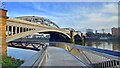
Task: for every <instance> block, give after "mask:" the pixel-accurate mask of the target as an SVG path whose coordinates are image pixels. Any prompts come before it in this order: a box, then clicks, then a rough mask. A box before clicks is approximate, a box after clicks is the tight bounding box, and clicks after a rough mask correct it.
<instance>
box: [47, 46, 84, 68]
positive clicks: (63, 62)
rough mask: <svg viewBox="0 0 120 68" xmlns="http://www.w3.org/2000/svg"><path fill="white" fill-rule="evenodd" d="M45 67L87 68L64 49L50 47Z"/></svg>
mask: <svg viewBox="0 0 120 68" xmlns="http://www.w3.org/2000/svg"><path fill="white" fill-rule="evenodd" d="M45 66H85V65H84V64H83V63H82V62H80V61H79V60H77V59H76V58H75V57H74V56H72V55H71V54H70V53H69V52H67V51H66V50H64V49H62V48H57V47H48V60H47V62H46V64H45Z"/></svg>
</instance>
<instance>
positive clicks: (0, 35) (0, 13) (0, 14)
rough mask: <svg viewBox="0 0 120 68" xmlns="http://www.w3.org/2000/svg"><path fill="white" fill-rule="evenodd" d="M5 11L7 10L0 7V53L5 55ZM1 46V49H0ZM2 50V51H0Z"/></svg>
mask: <svg viewBox="0 0 120 68" xmlns="http://www.w3.org/2000/svg"><path fill="white" fill-rule="evenodd" d="M6 12H7V10H4V9H0V53H1V52H2V55H5V56H6V55H7V43H6V18H7V17H6ZM1 47H2V49H1ZM1 50H2V51H1Z"/></svg>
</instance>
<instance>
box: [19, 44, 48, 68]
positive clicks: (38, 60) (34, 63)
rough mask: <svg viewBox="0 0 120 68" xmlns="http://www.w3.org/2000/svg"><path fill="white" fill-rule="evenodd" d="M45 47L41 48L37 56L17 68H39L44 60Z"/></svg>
mask: <svg viewBox="0 0 120 68" xmlns="http://www.w3.org/2000/svg"><path fill="white" fill-rule="evenodd" d="M47 46H48V45H46V46H45V47H43V49H42V50H40V51H39V52H38V53H37V54H35V55H34V56H32V57H31V58H30V59H29V60H27V61H25V62H24V63H23V64H22V65H21V66H20V67H19V68H24V67H25V66H27V68H35V67H36V68H38V67H39V66H41V65H42V62H43V60H44V58H45V54H46V49H47Z"/></svg>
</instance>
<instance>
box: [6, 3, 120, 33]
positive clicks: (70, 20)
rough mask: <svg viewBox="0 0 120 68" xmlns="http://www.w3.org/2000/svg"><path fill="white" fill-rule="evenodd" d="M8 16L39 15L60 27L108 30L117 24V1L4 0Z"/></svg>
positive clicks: (83, 30) (82, 29) (79, 29)
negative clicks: (50, 0)
mask: <svg viewBox="0 0 120 68" xmlns="http://www.w3.org/2000/svg"><path fill="white" fill-rule="evenodd" d="M4 4H5V5H4V7H5V9H7V10H8V16H9V17H17V16H26V15H32V16H41V17H45V18H48V19H50V20H52V21H54V22H55V23H56V24H57V25H59V26H60V27H70V28H74V29H75V30H78V31H82V32H85V31H86V29H89V28H90V29H93V30H98V31H100V32H101V29H102V28H104V29H105V31H106V32H110V30H111V28H112V27H117V26H118V15H117V13H118V4H117V2H5V3H4Z"/></svg>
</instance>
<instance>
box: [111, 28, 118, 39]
mask: <svg viewBox="0 0 120 68" xmlns="http://www.w3.org/2000/svg"><path fill="white" fill-rule="evenodd" d="M111 31H112V35H113V36H115V37H120V27H119V28H112V29H111Z"/></svg>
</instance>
